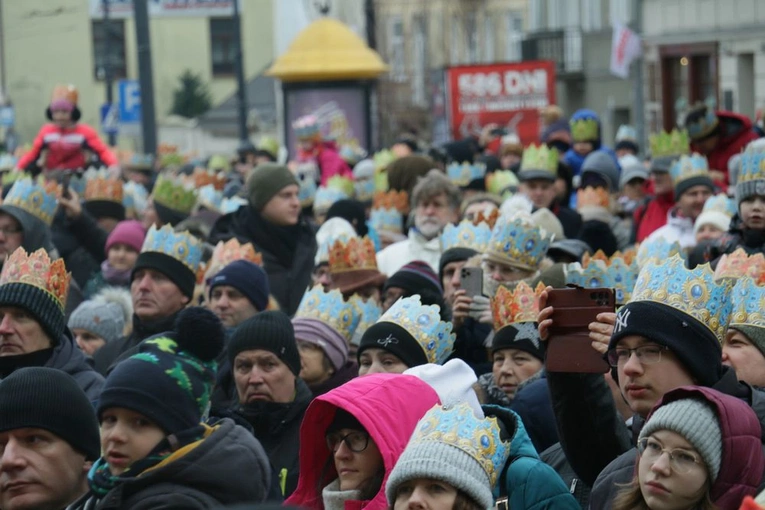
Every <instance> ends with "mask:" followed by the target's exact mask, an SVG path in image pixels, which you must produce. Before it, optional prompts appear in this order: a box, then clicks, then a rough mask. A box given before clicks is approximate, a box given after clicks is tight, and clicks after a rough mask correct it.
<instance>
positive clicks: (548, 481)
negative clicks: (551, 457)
mask: <svg viewBox="0 0 765 510" xmlns="http://www.w3.org/2000/svg"><path fill="white" fill-rule="evenodd" d="M483 410H484V413H485V414H486V416H494V417H496V418H497V420H498V421H499V422H500V423H501V424H502V425H504V427H505V429H506V430H507V434H508V436H510V437H512V439H511V444H510V458H509V459H508V461H507V462H508V463H509V465H506V466H505V467H506V468H507V470H506V473H505V472H503V477H502V478H501V479H500V480H498V482H497V484H498V485H499V484H501V486H502V487H504V488H505V495H506V496H507V498H508V503H509V507H510V508H511V509H515V508H523V509H524V510H581V508H582V507H581V506H579V503H577V502H576V500H575V499H574V497H573V496H572V495H571V494H570V493H569V491H568V488H567V487H566V484H564V483H563V480H562V479H561V477H560V476H558V473H556V472H555V470H554V469H553V468H551V467H550V466H548V465H547V464H545V463H544V462H542V461H541V460H540V459H539V455H537V451H536V450H535V449H534V445H533V444H532V443H531V439H529V435H528V433H527V432H526V429H525V428H524V426H523V422H522V421H521V418H520V417H519V416H518V415H517V414H516V413H514V412H513V411H510V410H509V409H506V408H504V407H500V406H489V405H487V406H483ZM503 471H504V470H503ZM497 491H498V488H495V495H496V492H497Z"/></svg>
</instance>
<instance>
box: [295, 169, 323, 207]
mask: <svg viewBox="0 0 765 510" xmlns="http://www.w3.org/2000/svg"><path fill="white" fill-rule="evenodd" d="M295 177H296V178H297V181H298V200H300V206H301V207H310V206H311V205H313V201H314V198H315V197H316V191H317V190H318V185H317V184H316V181H317V180H318V179H319V167H318V166H316V163H315V162H313V161H304V162H302V163H298V164H297V166H296V167H295Z"/></svg>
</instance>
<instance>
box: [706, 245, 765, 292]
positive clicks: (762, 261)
mask: <svg viewBox="0 0 765 510" xmlns="http://www.w3.org/2000/svg"><path fill="white" fill-rule="evenodd" d="M745 276H748V277H749V278H752V279H753V280H755V281H756V282H757V283H758V284H760V285H761V284H763V283H765V255H763V254H762V252H757V253H755V254H754V255H749V254H748V253H747V252H746V251H745V250H744V249H743V248H737V249H736V250H735V251H734V252H733V253H726V254H724V255H723V256H722V257H720V260H719V261H718V262H717V267H716V268H715V278H716V279H718V280H721V279H723V278H731V279H733V280H734V281H735V280H737V279H738V278H743V277H745Z"/></svg>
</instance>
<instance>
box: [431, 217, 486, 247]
mask: <svg viewBox="0 0 765 510" xmlns="http://www.w3.org/2000/svg"><path fill="white" fill-rule="evenodd" d="M481 218H483V217H482V216H481ZM489 239H491V227H490V226H489V224H488V223H486V222H485V221H477V222H473V221H470V220H462V221H461V222H459V224H458V225H452V224H451V223H449V224H448V225H446V227H444V231H443V232H442V233H441V250H442V252H443V251H446V250H449V249H451V248H470V249H472V250H475V251H477V252H478V253H483V252H484V251H486V248H487V247H488V246H489Z"/></svg>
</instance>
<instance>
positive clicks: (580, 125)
mask: <svg viewBox="0 0 765 510" xmlns="http://www.w3.org/2000/svg"><path fill="white" fill-rule="evenodd" d="M569 124H570V126H571V138H572V139H573V140H574V141H575V142H592V141H595V140H597V139H598V121H597V120H596V119H592V118H590V119H576V120H571V121H570V122H569Z"/></svg>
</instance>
